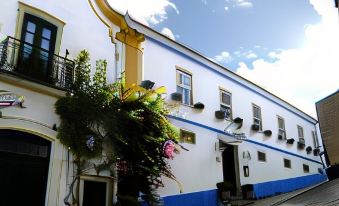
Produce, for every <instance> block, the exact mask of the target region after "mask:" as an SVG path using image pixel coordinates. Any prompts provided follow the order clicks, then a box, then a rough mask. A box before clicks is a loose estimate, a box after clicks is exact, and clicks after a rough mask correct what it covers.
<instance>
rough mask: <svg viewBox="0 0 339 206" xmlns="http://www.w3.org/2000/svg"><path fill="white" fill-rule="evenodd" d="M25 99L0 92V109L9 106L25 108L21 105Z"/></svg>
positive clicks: (11, 93) (6, 92)
mask: <svg viewBox="0 0 339 206" xmlns="http://www.w3.org/2000/svg"><path fill="white" fill-rule="evenodd" d="M24 101H25V97H24V96H22V95H17V94H14V93H13V92H9V91H5V90H0V109H2V108H5V107H10V106H19V107H21V108H25V107H24V106H23V103H24Z"/></svg>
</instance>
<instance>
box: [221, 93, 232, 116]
mask: <svg viewBox="0 0 339 206" xmlns="http://www.w3.org/2000/svg"><path fill="white" fill-rule="evenodd" d="M220 110H221V111H224V112H225V119H232V95H231V93H229V92H226V91H225V90H220Z"/></svg>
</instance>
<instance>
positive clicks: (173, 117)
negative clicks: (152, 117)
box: [168, 115, 322, 165]
mask: <svg viewBox="0 0 339 206" xmlns="http://www.w3.org/2000/svg"><path fill="white" fill-rule="evenodd" d="M168 117H169V118H171V119H175V120H178V121H181V122H185V123H188V124H192V125H195V126H197V127H201V128H204V129H207V130H210V131H213V132H216V133H219V134H223V135H228V134H227V133H225V132H224V131H223V130H219V129H216V128H213V127H210V126H207V125H204V124H200V123H197V122H193V121H191V120H187V119H183V118H180V117H176V116H172V115H168ZM229 137H232V136H229ZM243 141H246V142H249V143H252V144H256V145H259V146H262V147H266V148H269V149H272V150H276V151H279V152H282V153H285V154H288V155H292V156H295V157H299V158H301V159H304V160H307V161H311V162H315V163H318V164H321V165H322V163H321V162H319V161H316V160H313V159H309V158H307V157H304V156H301V155H298V154H295V153H292V152H288V151H285V150H282V149H279V148H276V147H272V146H270V145H267V144H263V143H260V142H256V141H253V140H250V139H245V140H243Z"/></svg>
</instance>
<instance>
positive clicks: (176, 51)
mask: <svg viewBox="0 0 339 206" xmlns="http://www.w3.org/2000/svg"><path fill="white" fill-rule="evenodd" d="M146 38H147V39H148V40H150V41H153V42H154V43H156V44H158V45H161V46H163V47H165V48H167V49H169V50H171V51H174V52H175V53H177V54H178V55H180V56H184V57H186V58H188V59H190V60H192V61H194V62H196V63H197V64H199V65H201V66H202V67H204V68H206V69H208V70H210V71H212V72H213V73H216V74H217V75H219V76H221V77H223V78H225V79H228V80H230V81H231V82H234V83H236V84H238V85H240V86H242V87H244V88H245V89H248V90H250V91H251V92H253V93H255V94H258V95H259V96H261V97H263V98H265V99H267V100H269V101H270V102H273V103H274V104H276V105H278V106H280V107H282V108H284V109H286V110H288V111H290V112H292V113H293V114H295V115H297V116H298V117H300V118H302V119H304V120H306V121H307V122H309V123H311V124H314V122H313V121H310V120H309V119H307V118H305V117H304V116H302V115H300V114H298V113H297V112H295V111H293V110H291V109H290V108H288V107H286V106H285V105H283V104H281V103H279V102H277V101H275V100H273V99H271V98H269V97H268V96H266V95H264V94H261V93H259V92H258V91H256V90H255V89H253V88H251V87H249V86H247V85H245V84H243V83H241V82H240V81H237V80H235V79H233V78H231V77H229V76H227V75H226V74H224V73H222V72H220V71H217V70H215V69H214V68H212V67H210V66H208V65H206V64H204V63H202V62H200V61H198V60H196V59H195V58H193V57H191V56H189V55H187V54H185V53H183V52H180V51H178V50H176V49H174V48H172V47H170V46H168V45H166V44H164V43H163V42H160V41H158V40H156V39H154V38H152V37H149V36H146ZM292 107H293V106H292ZM297 110H298V109H297ZM315 121H316V120H315Z"/></svg>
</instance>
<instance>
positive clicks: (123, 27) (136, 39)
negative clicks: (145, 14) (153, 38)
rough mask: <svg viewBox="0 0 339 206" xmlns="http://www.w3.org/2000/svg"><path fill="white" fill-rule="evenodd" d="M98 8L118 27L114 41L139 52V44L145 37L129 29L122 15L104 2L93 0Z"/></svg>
mask: <svg viewBox="0 0 339 206" xmlns="http://www.w3.org/2000/svg"><path fill="white" fill-rule="evenodd" d="M95 2H96V4H97V5H98V8H99V9H100V10H101V12H102V13H103V14H104V15H105V16H106V18H107V19H109V20H110V21H111V22H112V23H114V24H115V25H117V26H118V27H120V32H118V33H116V37H115V38H116V39H117V40H119V41H121V42H123V43H125V44H127V45H129V46H131V47H133V48H136V49H138V50H140V51H142V49H141V43H142V42H143V41H145V36H144V35H143V34H142V33H139V32H138V31H137V30H135V29H133V28H131V27H129V26H128V25H127V22H126V21H125V18H124V16H123V15H121V14H119V13H118V12H116V11H114V10H113V9H112V8H111V6H110V5H109V4H108V2H107V1H106V0H95Z"/></svg>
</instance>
